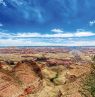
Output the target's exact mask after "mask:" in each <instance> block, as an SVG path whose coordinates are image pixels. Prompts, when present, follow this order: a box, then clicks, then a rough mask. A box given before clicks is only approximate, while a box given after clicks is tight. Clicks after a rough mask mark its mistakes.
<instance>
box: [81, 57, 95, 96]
mask: <svg viewBox="0 0 95 97" xmlns="http://www.w3.org/2000/svg"><path fill="white" fill-rule="evenodd" d="M80 93H81V94H82V96H83V97H95V56H93V58H92V64H91V72H90V73H89V74H88V75H86V78H85V80H83V86H82V90H81V91H80Z"/></svg>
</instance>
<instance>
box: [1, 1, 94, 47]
mask: <svg viewBox="0 0 95 97" xmlns="http://www.w3.org/2000/svg"><path fill="white" fill-rule="evenodd" d="M0 46H95V0H0Z"/></svg>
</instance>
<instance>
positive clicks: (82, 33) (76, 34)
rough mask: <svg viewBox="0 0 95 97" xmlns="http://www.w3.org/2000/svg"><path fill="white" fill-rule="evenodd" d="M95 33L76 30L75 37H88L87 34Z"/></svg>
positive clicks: (92, 34)
mask: <svg viewBox="0 0 95 97" xmlns="http://www.w3.org/2000/svg"><path fill="white" fill-rule="evenodd" d="M94 35H95V33H93V32H89V31H86V32H84V31H83V32H76V33H75V35H74V36H75V37H86V36H94Z"/></svg>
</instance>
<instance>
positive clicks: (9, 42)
mask: <svg viewBox="0 0 95 97" xmlns="http://www.w3.org/2000/svg"><path fill="white" fill-rule="evenodd" d="M54 39H55V38H54ZM55 40H56V39H55ZM0 46H95V41H94V40H92V41H91V40H90V41H68V42H66V43H65V42H64V41H59V42H48V43H47V42H44V41H37V40H36V41H32V39H31V40H25V39H11V38H10V39H0Z"/></svg>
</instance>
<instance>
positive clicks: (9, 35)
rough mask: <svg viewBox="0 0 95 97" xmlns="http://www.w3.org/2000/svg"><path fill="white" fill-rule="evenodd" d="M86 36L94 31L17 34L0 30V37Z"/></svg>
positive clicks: (93, 34)
mask: <svg viewBox="0 0 95 97" xmlns="http://www.w3.org/2000/svg"><path fill="white" fill-rule="evenodd" d="M88 36H95V33H93V32H90V31H83V32H82V31H81V32H79V31H77V32H75V33H69V32H66V33H53V34H41V33H37V32H32V33H31V32H26V33H25V32H24V33H22V32H21V33H17V34H10V33H5V32H0V37H1V38H2V37H11V38H30V37H62V38H66V37H67V38H72V37H88Z"/></svg>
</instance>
